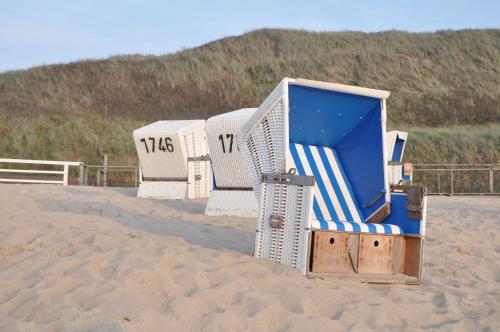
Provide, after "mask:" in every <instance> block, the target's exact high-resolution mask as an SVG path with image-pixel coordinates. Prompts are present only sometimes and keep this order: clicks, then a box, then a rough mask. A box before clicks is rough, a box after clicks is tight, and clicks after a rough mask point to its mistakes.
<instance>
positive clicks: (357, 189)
mask: <svg viewBox="0 0 500 332" xmlns="http://www.w3.org/2000/svg"><path fill="white" fill-rule="evenodd" d="M381 114H382V110H381V105H380V101H378V100H377V103H375V105H374V106H373V107H372V108H371V110H370V112H369V113H368V114H367V115H366V116H365V117H364V118H363V119H362V120H360V121H359V122H358V125H357V126H356V127H355V128H354V129H353V130H351V132H350V133H348V134H347V135H346V136H344V137H343V138H342V140H340V142H338V143H337V144H336V145H335V150H336V151H337V154H338V156H339V159H340V162H341V164H342V167H343V169H344V172H345V173H346V176H347V178H348V179H349V182H350V183H351V187H352V189H353V191H354V195H355V197H356V200H357V202H358V204H359V207H360V208H361V211H362V212H363V215H364V216H365V217H366V218H368V217H370V216H371V215H372V214H373V213H374V212H376V211H377V210H378V209H380V208H381V207H382V206H383V205H384V204H385V181H384V176H385V173H384V157H383V143H382V135H384V134H385V133H382V123H381Z"/></svg>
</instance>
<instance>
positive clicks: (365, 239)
mask: <svg viewBox="0 0 500 332" xmlns="http://www.w3.org/2000/svg"><path fill="white" fill-rule="evenodd" d="M393 238H394V236H392V235H379V234H377V235H375V234H360V246H359V248H360V249H359V261H358V273H359V274H392V265H393V264H392V247H393Z"/></svg>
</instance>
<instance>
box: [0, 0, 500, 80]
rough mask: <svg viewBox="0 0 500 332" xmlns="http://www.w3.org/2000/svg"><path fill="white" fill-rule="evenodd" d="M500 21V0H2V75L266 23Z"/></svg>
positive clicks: (373, 26) (431, 25) (314, 26)
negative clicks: (18, 70)
mask: <svg viewBox="0 0 500 332" xmlns="http://www.w3.org/2000/svg"><path fill="white" fill-rule="evenodd" d="M499 26H500V1H499V0H495V1H494V0H476V1H465V0H441V1H440V0H420V1H396V0H388V1H379V0H374V1H354V0H350V1H336V0H333V1H295V0H286V1H272V0H267V1H261V0H253V1H235V0H233V1H222V0H211V1H193V0H183V1H160V0H151V1H147V0H144V1H133V0H108V1H106V0H100V1H98V0H87V1H83V0H81V1H76V0H37V1H29V0H0V72H2V71H6V70H10V69H19V68H27V67H30V66H35V65H41V64H51V63H58V62H70V61H75V60H79V59H85V58H105V57H108V56H111V55H118V54H132V53H141V54H157V55H160V54H167V53H172V52H175V51H178V50H180V49H182V48H183V47H192V46H197V45H200V44H203V43H206V42H209V41H211V40H214V39H218V38H221V37H225V36H231V35H238V34H241V33H244V32H248V31H250V30H254V29H259V28H262V27H279V28H300V29H308V30H315V31H337V30H357V31H369V32H371V31H381V30H389V29H398V30H408V31H434V30H438V29H463V28H498V27H499Z"/></svg>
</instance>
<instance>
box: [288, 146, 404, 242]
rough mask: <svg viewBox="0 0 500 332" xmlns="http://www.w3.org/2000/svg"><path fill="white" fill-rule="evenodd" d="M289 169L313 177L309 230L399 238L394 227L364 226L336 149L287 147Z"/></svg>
mask: <svg viewBox="0 0 500 332" xmlns="http://www.w3.org/2000/svg"><path fill="white" fill-rule="evenodd" d="M290 155H291V157H292V160H290V162H291V167H293V168H295V169H296V170H297V173H298V174H299V175H314V177H315V179H316V186H315V188H314V199H313V211H314V218H313V220H312V224H311V226H312V228H313V229H320V230H336V231H346V232H357V233H377V234H402V233H403V232H402V230H401V229H400V228H399V227H398V226H396V225H388V224H371V223H364V217H363V213H362V212H361V210H360V208H359V206H358V203H357V201H356V197H355V196H354V193H353V190H352V187H351V185H350V183H349V180H348V178H347V177H346V175H345V173H344V170H343V169H342V165H341V163H340V161H339V157H338V155H337V152H336V151H335V149H332V148H329V147H324V146H314V145H303V144H296V143H290Z"/></svg>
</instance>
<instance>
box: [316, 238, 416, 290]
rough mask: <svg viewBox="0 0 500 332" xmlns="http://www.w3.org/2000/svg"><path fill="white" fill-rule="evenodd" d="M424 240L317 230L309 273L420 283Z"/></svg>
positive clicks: (376, 280)
mask: <svg viewBox="0 0 500 332" xmlns="http://www.w3.org/2000/svg"><path fill="white" fill-rule="evenodd" d="M423 241H424V240H423V238H420V237H412V236H404V235H386V234H364V233H362V234H359V233H348V232H336V231H313V232H312V238H311V251H310V252H311V255H310V259H309V273H308V275H309V276H310V277H317V276H337V277H348V278H351V279H352V278H355V279H361V280H364V281H367V282H380V283H408V284H415V283H419V282H420V280H421V275H422V251H423Z"/></svg>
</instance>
